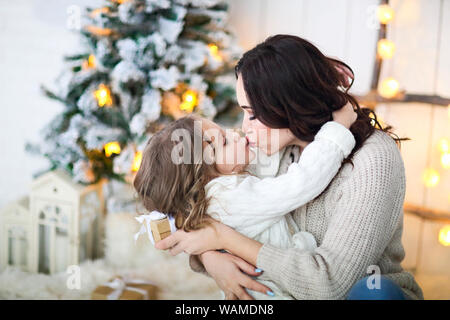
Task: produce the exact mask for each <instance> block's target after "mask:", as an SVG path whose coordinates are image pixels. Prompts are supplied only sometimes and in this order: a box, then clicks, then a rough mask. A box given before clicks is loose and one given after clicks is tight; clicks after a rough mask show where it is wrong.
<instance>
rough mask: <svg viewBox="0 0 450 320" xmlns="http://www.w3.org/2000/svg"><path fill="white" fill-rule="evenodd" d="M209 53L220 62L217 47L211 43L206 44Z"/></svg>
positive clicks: (220, 57)
mask: <svg viewBox="0 0 450 320" xmlns="http://www.w3.org/2000/svg"><path fill="white" fill-rule="evenodd" d="M208 47H209V52H210V53H211V55H212V56H213V57H214V59H216V60H218V61H222V56H221V55H220V54H219V47H218V46H217V45H215V44H213V43H210V44H208Z"/></svg>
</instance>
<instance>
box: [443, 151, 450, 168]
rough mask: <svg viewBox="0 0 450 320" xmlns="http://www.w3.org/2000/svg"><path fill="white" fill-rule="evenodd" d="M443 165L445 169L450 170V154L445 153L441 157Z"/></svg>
mask: <svg viewBox="0 0 450 320" xmlns="http://www.w3.org/2000/svg"><path fill="white" fill-rule="evenodd" d="M441 164H442V167H443V168H444V169H450V153H444V154H443V155H442V156H441Z"/></svg>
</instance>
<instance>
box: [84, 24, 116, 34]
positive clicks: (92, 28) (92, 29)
mask: <svg viewBox="0 0 450 320" xmlns="http://www.w3.org/2000/svg"><path fill="white" fill-rule="evenodd" d="M86 30H87V31H89V32H90V33H92V34H93V35H96V36H103V37H106V36H110V35H111V34H112V32H113V31H112V30H111V29H108V28H99V27H96V26H86Z"/></svg>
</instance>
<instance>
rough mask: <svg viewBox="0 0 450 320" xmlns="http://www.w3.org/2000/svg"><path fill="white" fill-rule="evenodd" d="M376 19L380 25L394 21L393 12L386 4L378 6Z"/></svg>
mask: <svg viewBox="0 0 450 320" xmlns="http://www.w3.org/2000/svg"><path fill="white" fill-rule="evenodd" d="M377 18H378V20H379V21H380V23H382V24H388V23H389V22H391V21H392V19H394V10H393V9H392V8H391V7H390V6H389V5H388V4H382V5H379V6H378V9H377Z"/></svg>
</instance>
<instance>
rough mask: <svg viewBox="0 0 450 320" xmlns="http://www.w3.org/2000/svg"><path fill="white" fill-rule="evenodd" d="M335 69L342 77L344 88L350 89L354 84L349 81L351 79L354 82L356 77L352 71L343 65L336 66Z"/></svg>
mask: <svg viewBox="0 0 450 320" xmlns="http://www.w3.org/2000/svg"><path fill="white" fill-rule="evenodd" d="M335 68H336V70H337V71H338V72H339V73H340V75H341V77H342V86H343V87H345V88H348V87H349V86H350V84H351V83H352V82H351V81H350V80H349V78H350V79H352V80H354V75H353V73H352V71H351V70H350V69H349V68H347V67H346V66H344V65H341V64H336V65H335Z"/></svg>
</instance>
